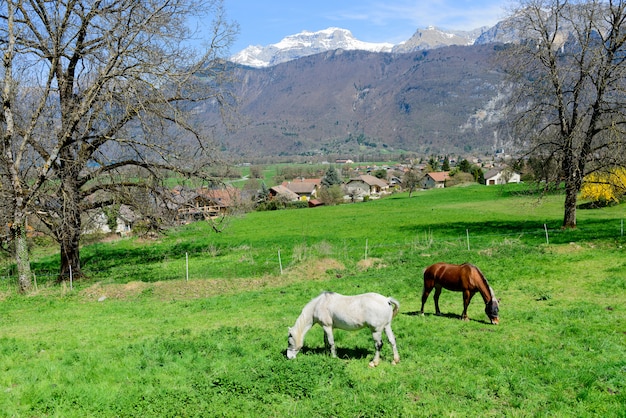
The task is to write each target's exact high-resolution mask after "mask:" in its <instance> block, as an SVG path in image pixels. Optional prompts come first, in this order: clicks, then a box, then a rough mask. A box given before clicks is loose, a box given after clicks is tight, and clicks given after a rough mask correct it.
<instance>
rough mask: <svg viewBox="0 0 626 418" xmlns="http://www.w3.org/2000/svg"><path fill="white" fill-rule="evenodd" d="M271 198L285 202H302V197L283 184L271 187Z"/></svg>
mask: <svg viewBox="0 0 626 418" xmlns="http://www.w3.org/2000/svg"><path fill="white" fill-rule="evenodd" d="M270 196H271V198H272V199H277V200H280V201H283V202H295V201H297V200H300V196H298V194H297V193H296V192H292V191H291V190H289V189H288V188H286V187H285V186H283V185H282V184H280V185H278V186H273V187H270Z"/></svg>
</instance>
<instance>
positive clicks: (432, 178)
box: [421, 171, 450, 189]
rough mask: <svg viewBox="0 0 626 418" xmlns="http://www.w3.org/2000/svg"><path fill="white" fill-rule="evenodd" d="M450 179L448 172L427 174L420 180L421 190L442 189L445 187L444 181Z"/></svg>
mask: <svg viewBox="0 0 626 418" xmlns="http://www.w3.org/2000/svg"><path fill="white" fill-rule="evenodd" d="M449 179H450V175H449V172H448V171H437V172H433V173H427V174H426V175H425V176H424V179H423V180H422V183H421V185H422V188H423V189H443V188H444V187H446V181H447V180H449Z"/></svg>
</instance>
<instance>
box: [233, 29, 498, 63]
mask: <svg viewBox="0 0 626 418" xmlns="http://www.w3.org/2000/svg"><path fill="white" fill-rule="evenodd" d="M488 29H489V28H488V27H481V28H478V29H475V30H473V31H449V30H444V29H440V28H437V27H435V26H428V27H426V28H423V29H418V30H417V31H416V32H415V33H414V34H413V35H412V36H411V38H409V39H407V40H406V41H404V42H401V43H399V44H396V45H394V44H391V43H385V42H380V43H374V42H364V41H360V40H358V39H357V38H355V37H354V36H353V35H352V32H350V31H349V30H348V29H343V28H338V27H330V28H327V29H323V30H320V31H316V32H311V31H302V32H300V33H297V34H294V35H289V36H286V37H285V38H283V39H281V40H280V41H279V42H277V43H274V44H270V45H266V46H261V45H250V46H248V47H246V48H244V49H243V50H241V51H239V52H237V53H236V54H234V55H232V56H231V57H230V58H229V60H230V61H232V62H235V63H237V64H240V65H247V66H250V67H255V68H263V67H270V66H273V65H277V64H281V63H284V62H288V61H291V60H294V59H299V58H303V57H306V56H310V55H315V54H318V53H322V52H327V51H332V50H336V49H344V50H362V51H370V52H395V53H407V52H414V51H421V50H428V49H434V48H440V47H444V46H452V45H472V44H473V43H474V41H475V40H476V39H477V38H479V37H480V36H481V35H482V34H483V33H484V32H486V31H487V30H488Z"/></svg>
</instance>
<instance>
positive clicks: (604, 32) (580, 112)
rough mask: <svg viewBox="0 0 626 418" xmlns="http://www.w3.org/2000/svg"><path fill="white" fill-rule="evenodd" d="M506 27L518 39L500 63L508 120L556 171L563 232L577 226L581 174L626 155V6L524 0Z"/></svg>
mask: <svg viewBox="0 0 626 418" xmlns="http://www.w3.org/2000/svg"><path fill="white" fill-rule="evenodd" d="M509 22H510V24H511V25H512V29H514V30H515V31H516V33H517V34H518V35H519V37H520V39H521V41H520V42H519V43H517V44H515V45H510V46H509V47H507V48H503V52H502V56H501V57H500V58H503V60H501V61H500V62H503V63H504V65H505V68H506V71H507V73H508V75H509V76H510V81H511V82H512V84H511V85H512V95H511V97H512V99H513V100H511V101H510V102H509V106H508V114H509V116H510V118H509V120H511V121H512V126H513V127H514V128H515V129H514V132H515V135H516V137H518V138H522V139H523V140H524V141H525V144H526V145H527V146H528V148H529V151H530V153H531V154H532V155H534V156H536V157H538V158H540V159H541V160H542V166H545V167H549V166H552V165H555V166H557V167H558V168H559V170H558V173H556V174H555V176H554V180H555V181H557V182H558V181H563V182H564V184H565V203H564V215H563V227H564V228H575V227H576V205H577V199H578V193H579V192H580V189H581V185H582V182H583V178H584V177H585V175H587V174H589V173H591V172H594V171H596V170H599V169H605V168H607V167H611V166H616V165H619V164H620V163H622V162H623V161H620V158H622V157H623V156H624V155H625V153H624V146H625V143H624V141H625V138H626V137H625V136H624V127H625V125H626V90H625V88H626V62H625V60H626V46H625V43H626V2H625V1H614V0H609V1H602V0H584V1H576V0H572V1H568V0H522V1H520V2H519V7H517V8H516V9H515V10H514V11H513V13H512V15H511V18H510V19H509ZM555 163H556V164H555Z"/></svg>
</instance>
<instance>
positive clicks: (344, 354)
mask: <svg viewBox="0 0 626 418" xmlns="http://www.w3.org/2000/svg"><path fill="white" fill-rule="evenodd" d="M373 344H374V343H373V342H372V345H373ZM300 354H304V355H309V354H314V355H322V356H330V349H329V348H326V347H302V350H300ZM283 355H285V356H286V355H287V350H283ZM370 356H371V357H373V356H374V353H373V352H372V351H370V350H368V349H366V348H341V347H337V358H340V359H344V360H358V359H364V358H368V357H370Z"/></svg>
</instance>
